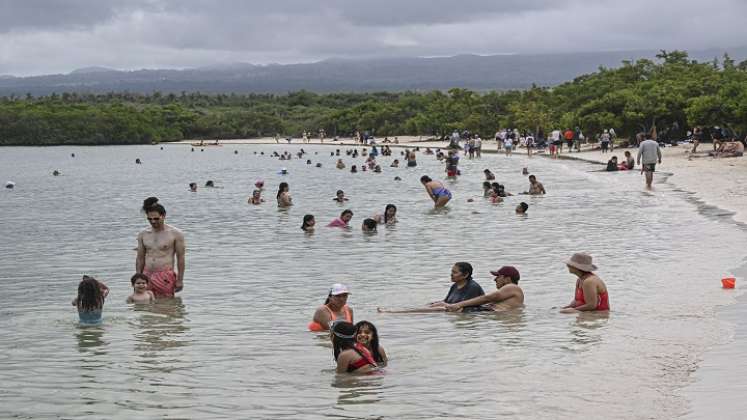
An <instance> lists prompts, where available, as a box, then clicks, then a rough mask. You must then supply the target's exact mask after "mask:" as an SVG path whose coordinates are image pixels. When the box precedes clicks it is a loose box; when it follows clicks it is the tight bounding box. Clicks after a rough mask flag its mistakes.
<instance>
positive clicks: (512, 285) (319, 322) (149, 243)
mask: <svg viewBox="0 0 747 420" xmlns="http://www.w3.org/2000/svg"><path fill="white" fill-rule="evenodd" d="M419 150H420V149H419V148H417V147H416V148H415V149H413V150H407V149H406V150H405V151H403V152H402V156H404V160H405V161H406V162H407V166H408V167H416V166H417V160H416V152H417V151H419ZM317 153H318V152H317ZM346 153H347V155H348V156H350V157H354V158H357V157H358V156H359V152H358V150H357V149H351V150H348V151H346ZM391 153H392V152H391V150H390V149H389V147H388V146H385V147H384V148H382V150H381V154H382V155H384V156H391ZM424 153H425V154H426V155H435V157H436V159H438V160H439V161H441V162H443V163H444V164H445V172H446V176H447V178H455V177H457V176H459V175H460V171H459V169H458V162H459V151H458V149H450V150H447V152H446V153H444V152H442V151H441V150H440V149H437V150H436V151H435V152H434V151H433V150H431V149H430V148H426V150H425V151H424ZM255 154H256V152H255ZM261 154H264V152H261ZM306 154H307V153H306V152H305V151H304V150H303V149H301V150H300V151H299V152H298V153H297V157H298V158H299V159H302V158H304V156H305V155H306ZM361 154H362V155H363V156H367V158H366V161H365V163H364V164H363V165H361V170H362V171H365V170H372V171H374V172H380V166H379V164H378V163H377V162H376V157H377V156H378V155H379V150H377V148H376V146H375V145H374V146H373V147H372V148H371V152H370V153H367V150H366V149H365V148H364V149H363V151H362V152H361ZM465 154H466V155H469V156H474V155H473V154H470V153H469V151H465ZM273 156H274V157H276V158H278V159H280V160H288V159H291V158H292V156H291V154H290V153H288V152H283V153H282V154H279V153H277V152H274V153H273ZM331 156H333V157H335V156H340V150H339V149H338V150H336V151H335V152H331ZM306 163H307V164H309V165H310V164H312V162H311V160H307V161H306ZM316 166H317V167H321V163H317V164H316ZM390 166H391V167H398V166H399V160H398V159H395V160H394V161H393V162H392V164H391V165H390ZM336 168H337V169H339V170H344V169H345V164H344V162H342V160H341V159H338V162H337V164H336ZM376 168H379V170H378V171H377V170H376ZM355 171H357V168H356V166H355V165H353V166H352V167H351V172H355ZM279 173H280V174H281V175H282V174H287V173H288V172H287V169H285V168H282V169H281V170H280V172H279ZM483 173H484V176H485V182H484V183H483V190H484V191H483V196H484V197H486V198H488V199H489V200H490V201H491V202H493V203H498V202H500V201H502V199H503V197H506V196H509V195H511V194H510V193H507V192H506V191H505V188H504V187H503V185H501V184H499V183H497V182H495V175H494V174H493V173H492V172H491V171H490V170H489V169H485V170H484V171H483ZM522 173H523V174H524V175H529V173H528V171H527V169H526V168H524V169H523V171H522ZM395 179H396V180H401V179H399V177H396V178H395ZM420 182H421V184H422V185H423V186H424V188H425V190H426V192H427V194H428V196H429V197H430V199H431V200H432V201H433V203H434V207H435V208H441V207H444V206H445V205H446V204H447V203H448V202H449V201H450V200H451V199H452V198H453V197H452V194H451V192H450V191H449V190H448V189H447V188H446V187H445V186H444V185H443V183H441V182H439V181H436V180H433V179H431V178H430V177H429V176H427V175H423V176H422V177H421V178H420ZM529 183H530V186H529V190H528V191H526V192H525V193H523V194H530V195H543V194H545V193H546V191H545V188H544V186H543V185H542V184H541V183H540V182H538V181H537V179H536V177H535V176H534V175H529ZM205 186H206V187H209V188H210V187H213V188H215V187H216V186H215V183H214V182H213V181H211V180H209V181H207V182H206V184H205ZM255 187H256V189H255V190H254V191H253V194H252V196H251V197H250V198H249V199H248V202H249V203H250V204H253V205H259V204H261V203H263V202H264V199H262V197H261V192H262V190H263V188H264V181H263V180H257V181H256V182H255ZM189 189H190V191H196V190H197V184H196V183H191V184H190V186H189ZM276 199H277V205H278V206H279V207H289V206H291V205H292V204H293V202H292V199H291V196H290V192H289V185H288V183H287V182H281V183H280V184H279V186H278V192H277V195H276ZM333 200H335V201H337V202H338V203H341V204H342V203H345V202H346V201H348V199H347V198H346V197H345V194H344V192H343V191H341V190H340V191H337V194H336V196H335V198H333ZM468 201H472V199H469V200H468ZM528 207H529V206H528V205H527V204H526V203H524V202H522V203H520V204H519V205H518V206H517V207H516V210H515V211H516V213H519V214H523V213H525V212H526V211H527V209H528ZM142 210H143V212H144V213H145V215H146V219H147V221H148V223H149V225H150V226H149V229H146V230H143V231H142V232H141V233H140V234H139V235H138V253H137V260H136V273H135V274H134V275H133V276H132V277H131V279H130V282H131V284H132V288H133V293H132V294H131V295H130V296H128V298H127V302H128V303H133V304H148V303H153V302H155V301H156V299H161V298H172V297H174V294H175V293H176V292H179V291H181V290H182V287H183V278H184V250H185V243H184V236H183V234H182V233H181V232H180V231H179V230H178V229H176V228H174V227H173V226H170V225H168V224H166V223H165V219H166V209H165V208H164V207H163V206H162V205H161V204H159V203H158V199H157V198H156V197H148V198H147V199H146V200H145V201H144V203H143V208H142ZM352 217H353V212H352V211H351V210H349V209H346V210H344V211H343V212H342V213H341V214H340V217H338V218H336V219H334V220H332V222H330V223H329V224H328V225H327V226H328V227H332V228H348V229H349V228H350V226H349V223H350V220H351V219H352ZM394 223H397V207H396V206H395V205H394V204H387V205H386V207H385V210H384V212H383V213H382V214H376V215H374V216H373V217H371V218H367V219H365V220H364V221H363V224H362V230H363V231H364V232H375V231H376V227H377V225H379V224H384V225H391V224H394ZM315 225H316V221H315V219H314V216H313V215H311V214H307V215H305V216H304V217H303V221H302V224H301V229H302V230H303V231H304V232H307V233H310V232H313V230H314V227H315ZM164 250H166V251H164ZM174 261H176V262H177V264H176V266H177V271H174V265H175V264H174ZM565 264H566V266H567V267H568V271H569V272H570V273H571V274H574V275H575V276H576V287H575V293H574V297H573V300H571V302H570V303H569V304H568V305H566V306H565V307H563V309H562V312H578V311H607V310H609V300H608V295H607V287H606V285H605V283H604V281H602V279H600V278H599V277H598V276H596V275H595V274H594V273H593V272H594V271H595V270H596V269H597V267H596V266H595V265H594V264H592V257H591V256H590V255H588V254H583V253H577V254H574V255H573V256H572V257H571V258H570V259H569V260H567V261H565ZM491 274H492V275H493V276H495V279H494V281H495V285H496V290H495V291H494V292H491V293H488V294H486V293H485V292H484V291H483V289H482V287H481V286H480V285H479V284H478V283H477V282H475V281H474V280H473V279H472V266H471V265H470V264H469V263H466V262H458V263H456V264H454V266H453V267H452V269H451V281H452V283H453V284H452V286H451V288H450V289H449V292H448V293H447V295H446V297H445V298H444V299H443V300H438V301H435V302H430V303H428V304H426V305H424V306H422V307H416V308H407V309H395V310H391V309H383V308H378V311H379V312H383V313H412V312H445V311H450V312H475V311H502V310H507V309H513V308H519V307H522V306H523V304H524V292H523V291H522V289H521V287H520V286H519V279H520V274H519V271H518V269H517V268H515V267H513V266H503V267H501V268H499V269H498V270H496V271H491ZM108 294H109V288H108V287H107V286H106V285H105V284H104V283H103V282H101V281H99V280H97V279H95V278H92V277H89V276H83V279H82V280H81V282H80V283H79V285H78V294H77V296H76V297H75V299H73V302H72V304H73V306H75V307H76V308H77V310H78V315H79V319H80V322H81V324H83V325H97V324H100V323H101V320H102V309H103V306H104V300H105V299H106V297H107V296H108ZM349 295H350V290H349V289H348V287H347V286H345V285H343V284H334V285H333V286H332V287H331V288H330V290H329V293H328V294H327V297H326V301H325V302H324V304H322V305H320V306H319V307H318V308H317V309H316V311H315V312H314V315H313V317H312V320H311V322H310V323H309V326H308V328H309V330H310V331H314V332H326V331H328V332H329V334H330V339H331V341H332V347H333V356H334V359H335V361H336V363H337V369H336V370H337V372H339V373H368V372H371V371H374V370H376V369H378V368H379V367H382V366H384V365H386V363H387V355H386V352H385V351H384V348H383V347H382V346H381V344H380V343H379V335H378V331H377V329H376V327H375V326H374V325H373V324H372V323H371V322H368V321H361V322H358V323H357V324H354V323H353V322H354V321H353V319H354V318H353V310H352V308H350V307H349V306H348V305H347V300H348V296H349Z"/></svg>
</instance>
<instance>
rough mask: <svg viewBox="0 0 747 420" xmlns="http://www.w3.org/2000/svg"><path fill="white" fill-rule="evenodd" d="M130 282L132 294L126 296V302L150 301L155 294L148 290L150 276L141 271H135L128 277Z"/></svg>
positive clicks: (154, 299) (153, 300) (153, 298)
mask: <svg viewBox="0 0 747 420" xmlns="http://www.w3.org/2000/svg"><path fill="white" fill-rule="evenodd" d="M130 283H132V290H133V291H132V294H131V295H130V296H128V297H127V303H152V302H155V301H156V296H155V295H154V294H153V292H151V291H150V290H148V287H149V286H150V278H149V277H148V276H146V275H145V274H142V273H137V274H135V275H134V276H132V278H131V279H130Z"/></svg>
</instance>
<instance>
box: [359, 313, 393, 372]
mask: <svg viewBox="0 0 747 420" xmlns="http://www.w3.org/2000/svg"><path fill="white" fill-rule="evenodd" d="M355 341H356V342H357V343H359V344H362V345H364V346H365V347H366V348H367V349H368V351H370V352H371V355H372V356H373V358H374V361H375V362H376V364H377V365H379V366H385V365H386V364H387V361H388V359H387V356H386V352H385V351H384V347H382V346H381V344H379V333H378V331H377V330H376V327H375V326H374V324H372V323H370V322H368V321H361V322H359V323H357V324H355Z"/></svg>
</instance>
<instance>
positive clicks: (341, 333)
mask: <svg viewBox="0 0 747 420" xmlns="http://www.w3.org/2000/svg"><path fill="white" fill-rule="evenodd" d="M355 334H356V328H355V325H353V324H352V323H350V322H346V321H336V322H334V323H333V325H332V327H331V329H330V340H331V341H332V352H333V355H334V358H335V362H337V368H336V371H337V373H357V374H365V373H369V372H372V371H374V370H376V368H377V367H378V366H377V365H376V361H375V360H374V357H373V355H372V354H371V352H370V351H369V350H368V348H366V346H365V345H363V344H362V343H358V342H356V340H355Z"/></svg>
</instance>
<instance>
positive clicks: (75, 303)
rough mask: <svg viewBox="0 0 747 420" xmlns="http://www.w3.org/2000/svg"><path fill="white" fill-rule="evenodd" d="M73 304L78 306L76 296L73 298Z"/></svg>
mask: <svg viewBox="0 0 747 420" xmlns="http://www.w3.org/2000/svg"><path fill="white" fill-rule="evenodd" d="M73 306H78V296H76V297H75V299H73Z"/></svg>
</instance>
